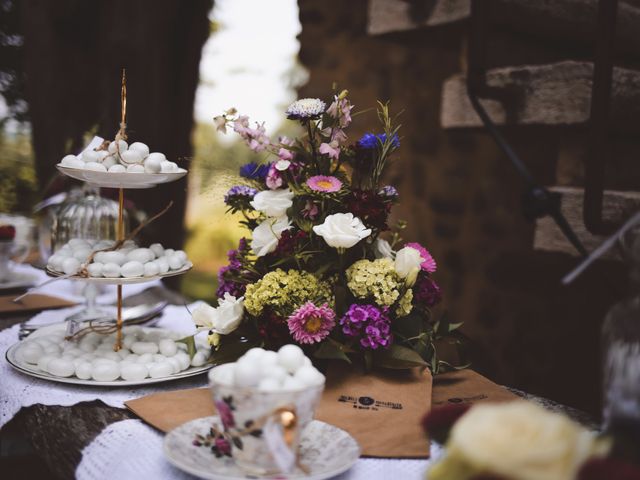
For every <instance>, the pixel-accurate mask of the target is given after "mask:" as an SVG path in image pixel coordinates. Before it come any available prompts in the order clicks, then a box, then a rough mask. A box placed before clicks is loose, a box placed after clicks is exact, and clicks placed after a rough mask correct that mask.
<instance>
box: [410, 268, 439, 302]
mask: <svg viewBox="0 0 640 480" xmlns="http://www.w3.org/2000/svg"><path fill="white" fill-rule="evenodd" d="M414 297H415V299H416V301H417V302H418V303H421V304H423V305H426V306H427V307H433V306H435V305H437V304H438V303H439V302H440V300H442V290H441V289H440V287H439V286H438V284H437V283H436V282H434V281H433V280H432V279H431V277H428V276H426V275H420V278H419V279H418V282H417V283H416V287H415V290H414Z"/></svg>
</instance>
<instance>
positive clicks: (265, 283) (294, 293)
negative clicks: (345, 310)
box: [244, 268, 334, 318]
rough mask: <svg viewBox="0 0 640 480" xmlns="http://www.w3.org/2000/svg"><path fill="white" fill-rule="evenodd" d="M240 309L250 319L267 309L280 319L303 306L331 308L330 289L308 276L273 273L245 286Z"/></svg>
mask: <svg viewBox="0 0 640 480" xmlns="http://www.w3.org/2000/svg"><path fill="white" fill-rule="evenodd" d="M244 297H245V301H244V307H245V309H246V310H247V312H249V313H250V314H251V315H254V316H258V315H260V314H262V312H263V310H264V309H265V308H269V309H270V310H272V311H273V312H274V313H276V314H277V315H279V316H281V317H285V318H286V317H289V316H290V315H291V314H292V313H293V312H294V311H295V310H297V309H298V308H299V307H301V306H302V305H304V304H305V303H306V302H313V303H314V304H316V305H321V304H324V303H327V304H328V305H329V306H330V307H333V304H334V298H333V293H332V291H331V286H330V285H329V284H328V283H327V282H323V281H322V280H319V279H318V278H317V277H316V276H314V275H313V274H311V273H309V272H305V271H301V270H289V271H287V272H285V271H284V270H282V269H279V268H278V269H276V270H274V271H273V272H269V273H267V274H266V275H265V276H264V277H262V278H261V279H260V280H258V281H257V282H256V283H253V284H251V285H247V291H246V292H245V296H244Z"/></svg>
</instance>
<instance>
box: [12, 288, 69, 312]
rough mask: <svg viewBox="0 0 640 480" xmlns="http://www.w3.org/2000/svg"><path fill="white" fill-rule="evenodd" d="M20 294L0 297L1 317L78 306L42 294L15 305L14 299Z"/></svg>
mask: <svg viewBox="0 0 640 480" xmlns="http://www.w3.org/2000/svg"><path fill="white" fill-rule="evenodd" d="M17 296H18V294H17V293H16V294H13V295H0V315H3V314H9V313H30V312H39V311H41V310H49V309H52V308H67V307H73V306H74V305H76V304H75V303H74V302H70V301H68V300H63V299H61V298H57V297H51V296H49V295H43V294H41V293H32V294H29V295H27V296H26V297H24V298H23V299H22V300H21V301H20V303H14V302H13V299H14V298H16V297H17Z"/></svg>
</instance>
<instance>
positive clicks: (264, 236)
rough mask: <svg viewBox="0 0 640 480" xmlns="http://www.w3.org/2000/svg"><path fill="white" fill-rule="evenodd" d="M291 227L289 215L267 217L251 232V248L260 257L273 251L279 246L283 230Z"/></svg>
mask: <svg viewBox="0 0 640 480" xmlns="http://www.w3.org/2000/svg"><path fill="white" fill-rule="evenodd" d="M289 228H291V222H290V221H289V219H288V218H287V216H286V215H285V216H283V217H280V218H267V219H266V220H264V221H263V222H262V223H261V224H260V225H258V226H257V227H256V228H255V229H254V230H253V232H252V233H251V250H253V253H255V254H256V256H258V257H262V256H264V255H266V254H267V253H271V252H273V251H274V250H275V249H276V247H277V246H278V240H280V237H281V236H282V232H284V231H285V230H288V229H289Z"/></svg>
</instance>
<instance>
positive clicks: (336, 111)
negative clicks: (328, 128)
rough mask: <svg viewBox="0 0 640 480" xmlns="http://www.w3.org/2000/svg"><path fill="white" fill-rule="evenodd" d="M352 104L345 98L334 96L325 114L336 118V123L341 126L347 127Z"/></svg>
mask: <svg viewBox="0 0 640 480" xmlns="http://www.w3.org/2000/svg"><path fill="white" fill-rule="evenodd" d="M352 108H353V105H351V102H349V100H348V99H347V98H338V96H336V97H335V100H334V101H333V103H332V104H331V105H329V108H328V109H327V114H328V115H329V116H331V117H333V118H335V119H336V120H338V125H340V127H341V128H345V127H348V126H349V124H350V123H351V109H352Z"/></svg>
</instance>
